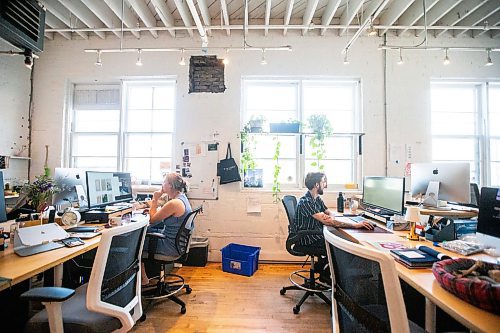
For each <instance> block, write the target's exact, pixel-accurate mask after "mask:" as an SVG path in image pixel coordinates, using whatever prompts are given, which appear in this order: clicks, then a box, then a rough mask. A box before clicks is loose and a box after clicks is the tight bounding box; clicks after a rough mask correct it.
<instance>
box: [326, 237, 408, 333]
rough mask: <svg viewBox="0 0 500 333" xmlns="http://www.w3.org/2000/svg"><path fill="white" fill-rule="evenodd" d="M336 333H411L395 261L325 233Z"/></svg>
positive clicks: (376, 251) (373, 250)
mask: <svg viewBox="0 0 500 333" xmlns="http://www.w3.org/2000/svg"><path fill="white" fill-rule="evenodd" d="M324 236H325V240H326V244H327V255H328V260H329V263H330V267H331V268H333V269H332V270H331V272H332V281H333V288H332V306H333V311H332V316H333V323H334V324H333V325H334V327H333V331H334V332H398V333H399V332H401V333H408V332H409V324H408V318H407V316H406V310H405V309H406V308H405V304H404V301H403V295H402V292H401V285H400V282H399V279H398V274H397V271H396V267H395V263H394V259H393V258H392V257H391V256H390V255H389V254H387V253H384V252H381V251H378V250H376V249H374V248H373V249H372V248H370V247H369V246H363V245H361V244H355V243H353V242H350V241H348V240H346V239H344V238H341V237H339V236H337V235H335V234H334V233H332V232H330V231H327V230H324Z"/></svg>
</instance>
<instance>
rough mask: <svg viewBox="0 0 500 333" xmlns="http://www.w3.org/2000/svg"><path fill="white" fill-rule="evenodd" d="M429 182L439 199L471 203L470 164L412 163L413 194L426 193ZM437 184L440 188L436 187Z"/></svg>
mask: <svg viewBox="0 0 500 333" xmlns="http://www.w3.org/2000/svg"><path fill="white" fill-rule="evenodd" d="M436 182H439V183H436ZM429 184H430V185H431V188H433V189H432V190H431V192H433V193H435V194H437V199H439V200H446V201H451V202H457V203H465V204H468V203H470V164H469V163H455V162H453V163H451V162H450V163H412V164H411V190H410V192H411V194H412V195H413V196H414V197H416V196H417V195H419V194H421V195H426V193H427V188H428V187H429ZM437 184H438V185H439V188H438V189H436V188H435V186H436V185H437ZM436 192H437V193H436Z"/></svg>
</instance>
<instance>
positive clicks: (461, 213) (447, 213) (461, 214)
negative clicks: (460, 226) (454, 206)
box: [420, 207, 478, 219]
mask: <svg viewBox="0 0 500 333" xmlns="http://www.w3.org/2000/svg"><path fill="white" fill-rule="evenodd" d="M477 213H478V212H477V211H475V210H440V209H432V208H424V207H420V214H422V215H434V216H444V217H452V218H459V219H470V218H473V217H476V216H477Z"/></svg>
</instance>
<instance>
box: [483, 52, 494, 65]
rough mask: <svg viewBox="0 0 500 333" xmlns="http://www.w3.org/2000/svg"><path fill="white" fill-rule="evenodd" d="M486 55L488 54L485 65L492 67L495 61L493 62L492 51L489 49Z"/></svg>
mask: <svg viewBox="0 0 500 333" xmlns="http://www.w3.org/2000/svg"><path fill="white" fill-rule="evenodd" d="M486 54H487V59H486V63H485V64H484V65H485V66H492V65H493V61H491V50H490V49H487V50H486Z"/></svg>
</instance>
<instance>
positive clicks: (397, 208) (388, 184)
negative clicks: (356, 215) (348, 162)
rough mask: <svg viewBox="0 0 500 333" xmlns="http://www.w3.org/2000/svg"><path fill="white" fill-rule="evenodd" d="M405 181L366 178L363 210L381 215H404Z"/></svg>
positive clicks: (389, 178)
mask: <svg viewBox="0 0 500 333" xmlns="http://www.w3.org/2000/svg"><path fill="white" fill-rule="evenodd" d="M404 189H405V179H404V178H398V177H365V179H364V181H363V208H364V209H365V210H368V211H371V212H373V213H375V214H379V215H394V214H399V215H403V212H404Z"/></svg>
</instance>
